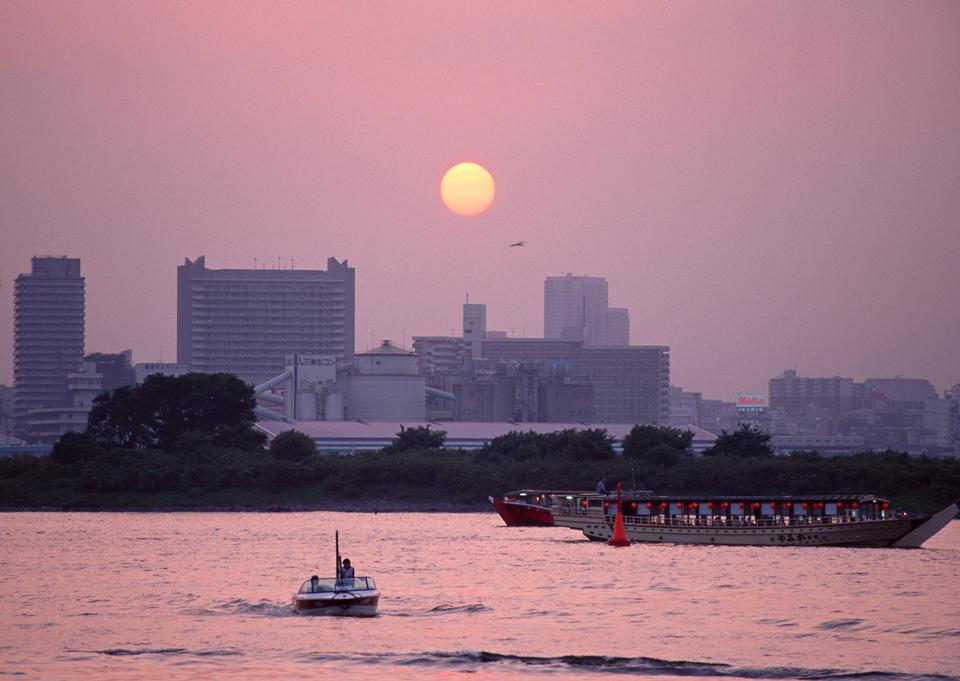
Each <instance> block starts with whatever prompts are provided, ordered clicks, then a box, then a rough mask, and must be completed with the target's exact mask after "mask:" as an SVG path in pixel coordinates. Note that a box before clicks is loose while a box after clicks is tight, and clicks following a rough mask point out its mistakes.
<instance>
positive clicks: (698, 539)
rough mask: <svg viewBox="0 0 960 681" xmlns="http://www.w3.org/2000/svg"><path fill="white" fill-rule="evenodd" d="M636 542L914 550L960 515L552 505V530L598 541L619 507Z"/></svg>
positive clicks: (771, 499)
mask: <svg viewBox="0 0 960 681" xmlns="http://www.w3.org/2000/svg"><path fill="white" fill-rule="evenodd" d="M618 503H619V507H620V510H621V511H622V514H623V521H624V527H625V529H626V534H627V537H628V538H629V539H630V541H632V542H654V543H667V542H674V543H679V544H721V545H739V546H748V545H754V546H890V547H897V548H916V547H919V546H920V545H921V544H923V542H925V541H926V540H927V539H929V538H930V537H932V536H933V535H935V534H936V533H937V532H939V531H940V530H941V529H943V527H944V526H946V524H947V523H948V522H950V520H952V519H953V518H955V517H956V516H957V513H958V512H960V506H958V504H957V503H952V504H950V505H949V506H947V507H946V508H944V509H943V510H942V511H940V512H938V513H935V514H933V515H911V514H907V513H902V512H897V511H894V510H893V508H892V507H891V504H890V501H889V500H887V499H882V498H880V497H877V496H873V495H839V496H802V497H799V496H753V497H741V496H734V497H721V496H660V495H651V494H636V493H630V492H624V495H623V497H622V500H621V501H619V502H618V501H617V495H616V494H592V493H579V494H577V493H574V494H565V495H563V496H561V497H559V498H555V499H554V506H553V509H552V517H553V524H554V525H557V526H559V527H570V528H574V529H577V530H581V531H582V532H583V534H584V535H585V536H586V537H587V538H589V539H594V540H604V541H605V540H608V539H610V537H611V536H612V535H613V524H614V519H615V517H616V514H617V507H618Z"/></svg>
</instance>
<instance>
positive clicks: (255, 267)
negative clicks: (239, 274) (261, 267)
mask: <svg viewBox="0 0 960 681" xmlns="http://www.w3.org/2000/svg"><path fill="white" fill-rule="evenodd" d="M253 269H257V258H256V257H254V258H253Z"/></svg>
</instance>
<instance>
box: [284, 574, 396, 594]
mask: <svg viewBox="0 0 960 681" xmlns="http://www.w3.org/2000/svg"><path fill="white" fill-rule="evenodd" d="M376 588H377V587H376V584H374V582H373V579H372V578H370V577H341V578H334V577H331V578H328V579H308V580H307V581H305V582H304V583H303V586H301V587H300V593H302V594H320V593H331V592H337V591H364V590H372V589H376Z"/></svg>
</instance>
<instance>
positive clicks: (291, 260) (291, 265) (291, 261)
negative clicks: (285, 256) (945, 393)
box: [290, 258, 293, 270]
mask: <svg viewBox="0 0 960 681" xmlns="http://www.w3.org/2000/svg"><path fill="white" fill-rule="evenodd" d="M290 269H291V270H292V269H293V258H290Z"/></svg>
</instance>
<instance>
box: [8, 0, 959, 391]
mask: <svg viewBox="0 0 960 681" xmlns="http://www.w3.org/2000/svg"><path fill="white" fill-rule="evenodd" d="M958 121H960V3H957V2H950V1H944V2H912V3H903V2H796V3H780V2H746V1H738V2H731V3H721V2H710V3H694V2H671V3H640V2H628V3H622V4H618V3H612V2H611V3H576V4H559V3H522V2H520V3H518V2H504V3H491V2H485V3H466V2H462V3H461V2H435V3H431V2H423V3H413V2H404V3H387V2H378V3H328V4H323V3H317V2H302V3H300V2H283V3H266V2H262V3H249V2H231V3H227V2H219V3H213V2H206V3H199V2H198V3H170V2H164V3H152V2H110V3H106V2H64V3H54V2H3V3H0V237H2V238H0V280H2V287H0V382H4V383H10V382H12V369H11V357H12V286H13V280H14V278H15V277H16V275H17V274H19V273H21V272H26V271H29V268H30V257H31V256H32V255H34V254H48V253H49V254H67V255H70V256H75V257H80V258H82V260H83V270H84V275H85V276H86V278H87V350H88V351H104V352H111V351H119V350H123V349H125V348H133V350H134V360H135V361H153V360H157V359H163V360H165V361H173V360H174V359H175V357H176V341H175V338H176V335H175V332H176V328H175V327H176V298H175V294H176V267H177V265H178V264H180V263H182V261H183V258H184V257H190V258H194V257H196V256H198V255H201V254H205V255H206V256H207V263H208V265H209V266H210V267H252V265H253V259H254V258H255V257H256V258H259V260H260V262H261V263H263V262H267V263H275V262H276V261H277V258H278V257H281V258H283V259H284V261H285V262H289V259H290V258H294V259H295V261H296V265H297V267H304V268H305V267H313V268H316V267H324V266H325V262H326V258H327V256H335V257H338V258H349V260H350V263H351V264H352V265H354V266H355V267H356V268H357V286H358V290H357V339H358V349H361V350H362V349H366V348H367V347H368V346H369V344H370V339H371V336H372V337H373V338H375V339H380V338H392V339H394V340H397V341H402V340H403V339H406V341H407V343H408V344H409V342H410V337H411V336H413V335H426V334H449V333H451V332H456V333H459V332H460V305H461V303H462V302H463V300H464V296H465V294H466V293H468V292H469V294H470V299H471V301H472V302H485V303H486V304H487V306H488V323H489V326H490V327H491V328H497V329H504V330H507V331H508V332H513V333H515V334H516V335H524V334H525V335H527V336H538V335H542V332H543V278H544V277H545V276H547V275H554V274H562V273H564V272H574V273H576V274H590V275H595V276H604V277H606V278H607V279H608V280H609V282H610V299H611V300H610V302H611V305H614V306H622V307H627V308H629V310H630V317H631V328H632V341H633V343H635V344H657V345H660V344H664V345H670V346H671V348H672V382H673V383H674V384H675V385H682V386H684V387H685V388H687V389H695V390H701V391H703V392H704V393H705V395H706V396H707V397H713V398H724V399H732V398H733V396H734V394H735V393H736V392H737V391H743V390H765V389H766V385H767V380H768V379H769V378H770V377H771V376H774V375H776V374H777V373H779V372H780V371H781V370H782V369H783V368H785V367H797V368H798V369H799V370H800V373H801V374H804V375H833V374H835V373H836V372H837V371H838V369H839V372H840V373H841V374H842V375H846V376H853V377H854V378H856V379H858V380H862V379H863V378H866V377H870V376H892V375H895V374H903V375H906V376H910V377H922V378H929V379H930V380H931V381H932V382H933V383H934V384H935V385H936V386H937V388H938V389H941V390H942V389H944V388H946V387H949V386H950V385H952V384H953V383H957V382H960V355H958V347H960V312H958V309H960V305H958V302H957V298H958V293H960V264H958V263H960V235H958V227H960V125H958ZM463 160H471V161H475V162H478V163H481V164H483V165H484V166H486V167H487V168H488V169H489V170H490V171H491V172H492V173H493V175H494V177H495V178H496V181H497V198H496V201H495V202H494V204H493V206H492V207H491V209H490V210H489V211H487V213H485V214H483V215H481V216H479V217H474V218H462V217H458V216H455V215H453V214H451V213H450V212H448V211H447V210H446V209H445V208H444V207H443V205H442V203H441V202H440V199H439V192H438V185H439V181H440V178H441V177H442V175H443V173H444V171H445V170H446V169H447V168H448V167H449V166H451V165H453V164H454V163H456V162H459V161H463ZM521 239H524V240H526V241H527V246H526V247H525V248H522V249H517V248H514V249H509V248H507V245H508V244H509V243H511V242H514V241H518V240H521Z"/></svg>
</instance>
